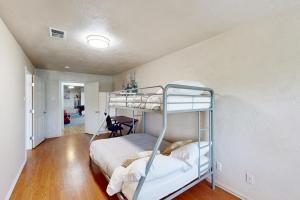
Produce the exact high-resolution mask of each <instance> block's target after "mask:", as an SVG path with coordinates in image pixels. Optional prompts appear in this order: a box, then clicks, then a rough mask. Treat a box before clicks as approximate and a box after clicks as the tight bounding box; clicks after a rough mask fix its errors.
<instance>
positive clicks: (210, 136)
mask: <svg viewBox="0 0 300 200" xmlns="http://www.w3.org/2000/svg"><path fill="white" fill-rule="evenodd" d="M155 88H159V89H161V90H162V93H160V94H157V93H138V92H137V93H132V92H131V91H129V90H121V91H115V92H111V93H109V95H108V104H107V110H106V111H107V112H106V113H109V108H110V107H114V108H116V109H117V108H118V109H129V110H132V116H133V120H134V117H135V110H139V111H141V112H142V113H143V114H142V117H143V120H142V121H143V129H144V132H145V128H146V122H145V121H146V115H145V113H146V112H160V113H162V114H163V129H162V131H161V133H160V135H159V137H158V139H157V141H156V144H155V146H154V148H153V152H152V155H151V156H150V158H149V161H148V163H147V165H146V170H145V176H143V177H141V179H140V180H139V182H138V185H137V188H136V190H135V193H134V196H133V200H137V199H138V196H139V193H140V191H141V189H142V187H143V184H144V182H145V180H146V178H147V175H148V173H149V171H150V168H151V165H152V163H153V160H154V158H155V156H156V155H157V151H158V150H159V147H160V145H161V143H162V141H163V138H164V136H165V133H166V130H167V127H168V122H167V120H168V114H170V113H189V112H197V113H198V115H197V128H198V149H199V158H198V159H199V160H198V177H197V178H196V179H194V180H193V181H191V182H190V183H188V184H187V185H185V186H183V187H182V188H180V189H178V190H177V191H174V192H173V193H172V194H170V195H168V196H167V197H165V199H168V200H169V199H173V198H175V197H176V196H178V195H180V194H181V193H183V192H185V191H186V190H188V189H190V188H191V187H193V186H194V185H196V184H198V183H199V182H201V181H203V180H204V179H207V178H209V177H211V187H212V189H215V161H214V131H215V130H214V124H215V117H214V110H215V96H214V90H213V89H211V88H207V87H196V86H188V85H178V84H168V85H166V86H165V87H163V86H153V87H144V88H138V89H137V91H140V90H147V89H155ZM170 88H175V89H182V90H195V91H203V92H206V93H208V94H209V97H210V106H209V107H208V108H200V109H188V110H178V111H177V110H175V111H168V110H167V105H168V104H187V103H192V104H194V103H197V104H198V103H200V104H201V103H207V102H168V97H170V96H184V97H203V95H202V94H199V95H187V94H168V90H169V89H170ZM112 95H119V96H122V97H124V96H125V97H126V101H125V102H124V101H121V102H118V103H125V106H115V105H113V106H110V99H111V96H112ZM143 95H148V96H149V95H162V97H163V100H162V103H160V104H161V105H162V106H163V107H162V109H160V110H150V109H141V108H138V107H134V106H130V107H129V106H128V104H129V103H146V102H144V101H142V100H141V102H137V101H134V102H128V97H132V96H143ZM114 103H116V102H114ZM147 103H155V104H158V103H157V102H147ZM160 108H161V107H160ZM201 112H208V126H209V127H208V128H201V125H200V115H201ZM104 122H105V119H104V120H103V122H101V126H102V125H103V124H104ZM132 130H133V132H134V131H135V127H134V121H133V129H132ZM203 131H208V140H209V142H208V146H209V152H208V155H209V167H208V172H206V173H204V174H203V175H201V174H202V173H203V171H202V172H201V170H200V169H201V167H203V166H204V165H206V163H205V164H203V165H200V155H201V154H200V151H201V149H203V148H205V147H207V146H204V147H200V141H201V132H203ZM96 135H97V134H95V135H94V136H93V137H92V139H91V142H92V141H93V139H94V138H95V136H96ZM206 170H207V169H206ZM206 170H205V171H206ZM101 171H102V172H103V174H104V175H105V177H106V179H107V180H108V181H109V179H110V177H109V176H107V175H106V174H105V172H104V171H103V170H101ZM117 195H118V198H119V199H122V200H124V199H127V198H126V197H125V195H124V194H123V193H122V192H120V193H118V194H117Z"/></svg>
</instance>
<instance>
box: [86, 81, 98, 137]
mask: <svg viewBox="0 0 300 200" xmlns="http://www.w3.org/2000/svg"><path fill="white" fill-rule="evenodd" d="M84 91H85V92H84V93H85V132H86V133H90V134H95V133H97V131H98V129H99V128H100V127H99V126H100V122H99V120H100V115H101V114H103V113H100V111H99V82H90V83H86V84H85V85H84Z"/></svg>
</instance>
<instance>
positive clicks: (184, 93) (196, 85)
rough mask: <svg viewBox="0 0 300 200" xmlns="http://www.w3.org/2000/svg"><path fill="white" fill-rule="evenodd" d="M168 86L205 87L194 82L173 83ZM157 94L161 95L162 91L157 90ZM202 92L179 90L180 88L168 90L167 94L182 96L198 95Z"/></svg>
mask: <svg viewBox="0 0 300 200" xmlns="http://www.w3.org/2000/svg"><path fill="white" fill-rule="evenodd" d="M170 84H176V85H188V86H194V87H205V86H204V85H203V84H202V83H199V82H196V81H186V80H182V81H173V82H171V83H170ZM156 93H157V94H162V89H159V90H158V91H157V92H156ZM202 93H203V91H199V90H191V89H180V88H170V89H169V90H168V94H183V95H187V94H188V95H200V94H202Z"/></svg>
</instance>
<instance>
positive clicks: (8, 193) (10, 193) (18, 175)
mask: <svg viewBox="0 0 300 200" xmlns="http://www.w3.org/2000/svg"><path fill="white" fill-rule="evenodd" d="M25 155H26V154H25ZM26 161H27V158H26V156H25V160H24V162H23V163H22V165H21V167H20V169H19V170H18V173H17V175H16V177H15V178H14V180H13V182H12V183H11V185H10V187H9V190H8V192H7V194H6V197H5V200H9V198H10V196H11V195H12V193H13V191H14V188H15V186H16V184H17V182H18V180H19V177H20V175H21V173H22V171H23V168H24V167H25V164H26Z"/></svg>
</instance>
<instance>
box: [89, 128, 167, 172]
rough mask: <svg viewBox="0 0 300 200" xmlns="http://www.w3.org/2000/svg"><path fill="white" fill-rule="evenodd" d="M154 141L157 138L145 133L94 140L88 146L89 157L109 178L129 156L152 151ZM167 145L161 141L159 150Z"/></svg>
mask: <svg viewBox="0 0 300 200" xmlns="http://www.w3.org/2000/svg"><path fill="white" fill-rule="evenodd" d="M156 141H157V137H154V136H152V135H149V134H146V133H136V134H131V135H127V136H122V137H116V138H108V139H100V140H95V141H93V142H92V143H91V146H90V156H91V159H92V160H93V161H94V162H95V163H96V164H97V165H98V166H99V167H100V168H101V169H102V170H103V172H104V173H105V174H106V175H108V176H109V177H111V176H112V173H113V172H114V170H115V169H116V168H117V167H118V166H121V165H122V163H123V162H124V161H125V160H127V159H128V158H129V157H130V156H132V155H134V154H136V153H139V152H142V151H151V150H153V147H154V145H155V143H156ZM168 144H169V142H167V141H163V142H162V143H161V146H160V149H164V148H165V147H166V145H168Z"/></svg>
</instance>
